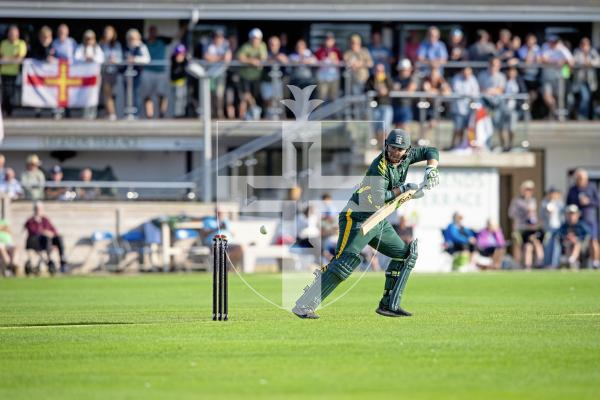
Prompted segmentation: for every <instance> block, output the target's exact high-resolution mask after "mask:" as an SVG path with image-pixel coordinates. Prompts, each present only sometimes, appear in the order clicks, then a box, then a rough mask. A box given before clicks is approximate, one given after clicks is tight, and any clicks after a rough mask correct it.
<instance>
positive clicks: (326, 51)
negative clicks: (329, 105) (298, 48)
mask: <svg viewBox="0 0 600 400" xmlns="http://www.w3.org/2000/svg"><path fill="white" fill-rule="evenodd" d="M315 56H316V57H317V60H318V61H319V63H320V64H321V67H320V68H319V70H318V72H317V91H318V96H319V99H321V100H323V101H324V102H330V101H334V100H336V99H337V98H338V93H339V90H340V69H339V67H338V66H339V64H340V62H341V61H342V52H341V51H340V49H338V48H337V47H336V45H335V35H334V34H333V32H327V33H326V35H325V42H324V43H323V45H322V46H321V47H320V48H319V49H318V50H317V51H316V53H315Z"/></svg>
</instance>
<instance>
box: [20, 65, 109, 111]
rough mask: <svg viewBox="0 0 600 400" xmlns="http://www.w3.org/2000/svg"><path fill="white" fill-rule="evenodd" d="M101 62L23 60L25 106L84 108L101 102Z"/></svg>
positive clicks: (23, 96)
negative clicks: (70, 62)
mask: <svg viewBox="0 0 600 400" xmlns="http://www.w3.org/2000/svg"><path fill="white" fill-rule="evenodd" d="M99 92H100V64H96V63H87V62H82V63H73V64H69V63H68V62H66V61H60V62H57V63H47V62H41V61H34V60H26V61H25V62H24V63H23V93H22V101H23V105H24V106H30V107H38V108H58V107H64V108H84V107H95V106H97V105H98V95H99Z"/></svg>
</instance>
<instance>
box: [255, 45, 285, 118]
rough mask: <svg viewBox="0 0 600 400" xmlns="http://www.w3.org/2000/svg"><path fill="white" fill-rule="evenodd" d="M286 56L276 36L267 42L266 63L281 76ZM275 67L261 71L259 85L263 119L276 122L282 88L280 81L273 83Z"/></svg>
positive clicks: (278, 116)
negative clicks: (263, 112)
mask: <svg viewBox="0 0 600 400" xmlns="http://www.w3.org/2000/svg"><path fill="white" fill-rule="evenodd" d="M288 61H289V59H288V56H287V55H286V54H285V53H284V52H283V50H282V49H281V40H280V39H279V37H277V36H271V37H270V38H269V40H268V42H267V62H268V63H269V64H272V65H277V66H278V67H277V68H279V70H280V73H282V74H283V71H282V68H281V65H285V64H287V63H288ZM273 70H275V67H271V66H269V67H266V68H264V69H263V81H262V82H261V85H260V91H261V97H262V100H263V102H264V105H265V107H266V108H267V109H266V110H265V111H266V112H265V117H266V118H267V119H271V120H276V119H279V118H280V115H279V112H280V108H279V102H278V100H281V99H282V98H283V86H282V85H281V80H275V81H273V77H272V76H271V72H272V71H273Z"/></svg>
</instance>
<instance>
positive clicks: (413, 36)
mask: <svg viewBox="0 0 600 400" xmlns="http://www.w3.org/2000/svg"><path fill="white" fill-rule="evenodd" d="M419 47H421V38H419V32H417V31H415V30H412V31H409V32H408V40H407V41H406V43H404V56H405V57H406V58H408V60H409V61H410V62H411V63H412V64H415V63H416V62H417V61H419V60H418V58H419Z"/></svg>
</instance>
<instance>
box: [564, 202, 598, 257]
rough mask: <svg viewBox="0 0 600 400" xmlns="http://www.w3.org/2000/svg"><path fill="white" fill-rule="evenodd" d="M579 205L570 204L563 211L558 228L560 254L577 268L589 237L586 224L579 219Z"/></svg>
mask: <svg viewBox="0 0 600 400" xmlns="http://www.w3.org/2000/svg"><path fill="white" fill-rule="evenodd" d="M580 215H581V214H580V212H579V207H577V206H576V205H575V204H571V205H570V206H568V207H567V209H566V213H565V219H566V220H565V222H564V223H563V224H562V225H561V227H560V228H559V230H558V233H557V235H558V241H559V243H560V247H561V255H562V256H563V257H564V259H565V261H566V262H567V263H568V264H569V267H570V268H574V269H577V268H579V263H580V258H581V253H583V252H585V250H586V248H587V247H588V243H589V239H590V229H589V227H588V225H587V224H586V223H585V222H583V221H581V220H580Z"/></svg>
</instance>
